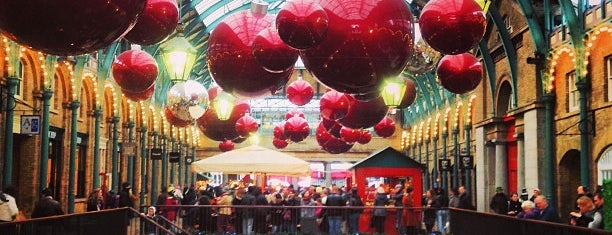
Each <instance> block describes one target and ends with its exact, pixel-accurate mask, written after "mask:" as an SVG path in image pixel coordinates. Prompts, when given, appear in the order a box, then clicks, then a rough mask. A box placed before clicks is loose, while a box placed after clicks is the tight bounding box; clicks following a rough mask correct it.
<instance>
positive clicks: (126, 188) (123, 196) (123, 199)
mask: <svg viewBox="0 0 612 235" xmlns="http://www.w3.org/2000/svg"><path fill="white" fill-rule="evenodd" d="M130 189H132V185H130V183H128V182H123V183H122V184H121V192H119V207H131V208H134V201H133V200H132V194H131V193H130Z"/></svg>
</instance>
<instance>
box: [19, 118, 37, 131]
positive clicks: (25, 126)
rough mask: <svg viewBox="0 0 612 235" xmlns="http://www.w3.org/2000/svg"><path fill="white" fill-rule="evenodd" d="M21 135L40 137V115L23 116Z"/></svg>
mask: <svg viewBox="0 0 612 235" xmlns="http://www.w3.org/2000/svg"><path fill="white" fill-rule="evenodd" d="M21 134H24V135H38V134H40V116H39V115H21Z"/></svg>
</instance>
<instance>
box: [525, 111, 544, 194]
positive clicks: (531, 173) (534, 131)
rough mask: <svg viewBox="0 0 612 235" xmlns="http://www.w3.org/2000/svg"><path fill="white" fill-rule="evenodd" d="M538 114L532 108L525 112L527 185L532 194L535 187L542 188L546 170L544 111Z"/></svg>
mask: <svg viewBox="0 0 612 235" xmlns="http://www.w3.org/2000/svg"><path fill="white" fill-rule="evenodd" d="M540 113H541V114H538V110H537V109H534V110H530V111H528V112H526V113H525V114H524V116H523V117H524V119H525V131H524V134H523V135H524V140H525V141H524V142H525V144H524V147H525V148H524V151H523V152H524V155H525V187H526V188H527V192H528V193H529V195H531V192H532V191H533V188H542V186H543V185H542V184H540V180H544V176H543V174H544V171H543V170H542V169H540V168H541V167H543V166H544V165H543V163H542V162H541V161H542V159H543V158H544V146H543V143H544V141H543V140H544V125H543V123H542V122H543V120H544V117H543V116H544V114H543V113H544V111H541V112H540Z"/></svg>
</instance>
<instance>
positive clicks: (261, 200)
mask: <svg viewBox="0 0 612 235" xmlns="http://www.w3.org/2000/svg"><path fill="white" fill-rule="evenodd" d="M253 196H254V197H255V205H256V206H267V205H268V199H266V196H264V195H263V194H262V193H261V188H260V187H259V186H255V189H254V191H253ZM268 212H269V208H265V207H258V208H257V209H255V214H254V215H253V231H254V232H255V233H257V234H266V233H267V232H268V226H267V224H266V216H267V215H268Z"/></svg>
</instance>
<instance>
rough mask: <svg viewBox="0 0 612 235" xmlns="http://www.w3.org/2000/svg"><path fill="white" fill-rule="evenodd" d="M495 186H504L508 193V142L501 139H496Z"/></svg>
mask: <svg viewBox="0 0 612 235" xmlns="http://www.w3.org/2000/svg"><path fill="white" fill-rule="evenodd" d="M495 187H502V188H504V192H506V193H508V152H507V144H506V142H502V141H499V140H496V141H495ZM493 190H495V189H494V188H493Z"/></svg>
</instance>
